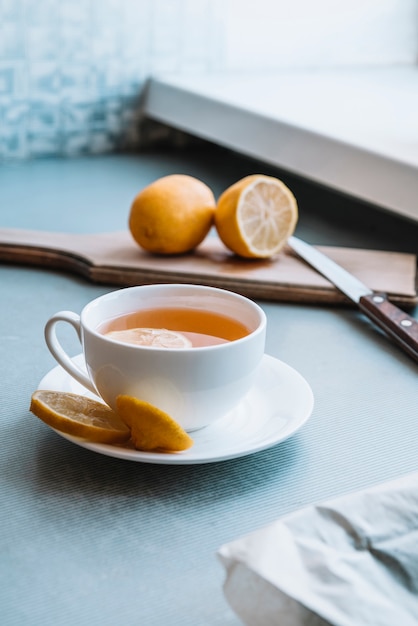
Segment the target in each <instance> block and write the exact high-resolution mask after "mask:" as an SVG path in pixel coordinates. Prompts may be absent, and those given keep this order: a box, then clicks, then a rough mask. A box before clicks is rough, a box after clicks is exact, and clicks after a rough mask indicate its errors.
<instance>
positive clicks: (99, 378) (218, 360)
mask: <svg viewBox="0 0 418 626" xmlns="http://www.w3.org/2000/svg"><path fill="white" fill-rule="evenodd" d="M60 322H66V323H69V324H71V325H72V326H73V327H74V329H75V330H76V332H77V335H78V337H79V339H80V342H81V345H82V349H83V354H84V359H85V364H86V370H87V374H86V373H85V372H84V371H83V370H82V369H81V368H80V367H78V365H77V364H76V363H75V362H74V361H73V360H72V359H71V358H70V356H69V355H68V354H67V353H66V352H65V350H64V348H63V347H62V345H61V344H60V342H59V340H58V337H57V334H56V327H57V324H58V323H60ZM265 334H266V316H265V314H264V312H263V310H262V309H261V307H259V306H258V305H257V304H256V303H255V302H253V301H252V300H250V299H248V298H246V297H244V296H241V295H239V294H236V293H233V292H230V291H226V290H224V289H217V288H214V287H206V286H202V285H183V284H162V285H143V286H138V287H129V288H126V289H120V290H117V291H113V292H111V293H108V294H105V295H103V296H100V297H99V298H96V299H95V300H93V301H92V302H90V303H89V304H87V305H86V306H85V307H84V309H83V310H82V312H81V314H80V315H78V314H77V313H74V312H72V311H61V312H59V313H56V314H55V315H53V316H52V317H51V318H50V319H49V320H48V322H47V324H46V326H45V339H46V343H47V346H48V348H49V350H50V352H51V353H52V355H53V356H54V357H55V359H56V360H57V362H58V363H59V364H60V365H61V366H62V367H63V368H64V369H65V370H66V371H67V372H68V373H69V374H70V375H71V376H72V377H73V378H74V379H75V380H77V381H78V382H79V383H81V384H82V385H83V386H84V387H86V388H87V389H88V390H90V391H91V392H93V393H95V394H98V395H99V396H101V398H102V399H103V400H104V402H106V404H108V405H109V406H110V407H112V408H113V409H115V407H116V398H117V396H118V395H130V396H133V397H136V398H140V399H142V400H145V401H147V402H150V403H151V404H153V405H154V406H156V407H158V408H159V409H161V410H162V411H165V412H166V413H168V414H169V415H170V416H171V417H172V418H173V419H175V420H176V421H177V422H178V423H179V424H180V425H181V426H182V427H183V428H184V429H185V430H187V431H189V432H190V431H193V430H196V429H199V428H202V427H204V426H207V425H209V424H211V423H212V422H213V421H215V420H217V419H219V418H220V417H222V416H224V415H225V414H226V413H228V412H229V411H230V410H232V409H233V408H234V407H236V406H237V405H238V404H239V402H240V401H241V400H242V399H243V398H244V396H245V395H246V393H247V392H248V391H249V389H250V387H251V385H252V383H253V381H254V378H255V374H256V372H257V368H258V366H259V364H260V362H261V359H262V357H263V355H264V347H265Z"/></svg>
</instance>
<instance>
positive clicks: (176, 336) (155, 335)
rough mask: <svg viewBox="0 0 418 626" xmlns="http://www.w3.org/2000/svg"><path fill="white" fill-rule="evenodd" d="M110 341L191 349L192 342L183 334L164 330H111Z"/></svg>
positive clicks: (154, 346)
mask: <svg viewBox="0 0 418 626" xmlns="http://www.w3.org/2000/svg"><path fill="white" fill-rule="evenodd" d="M106 337H109V339H115V341H122V342H123V343H132V344H135V345H138V346H151V347H153V348H190V347H191V346H192V342H191V341H190V340H189V339H188V338H187V337H186V336H185V335H183V334H182V333H178V332H175V331H174V330H166V329H164V328H128V329H126V330H111V331H109V332H108V333H106Z"/></svg>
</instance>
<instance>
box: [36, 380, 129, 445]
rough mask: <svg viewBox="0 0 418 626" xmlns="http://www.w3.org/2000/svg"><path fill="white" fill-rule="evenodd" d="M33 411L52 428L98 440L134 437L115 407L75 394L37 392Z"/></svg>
mask: <svg viewBox="0 0 418 626" xmlns="http://www.w3.org/2000/svg"><path fill="white" fill-rule="evenodd" d="M30 411H31V412H32V413H33V414H34V415H36V417H39V419H41V420H42V421H43V422H45V423H46V424H48V426H51V428H55V429H56V430H59V431H61V432H63V433H67V434H69V435H74V436H75V437H81V438H82V439H87V440H88V441H92V442H96V443H123V442H125V441H128V439H129V438H130V436H131V432H130V429H129V428H128V426H127V425H126V424H125V422H124V421H123V420H121V419H120V418H119V417H118V416H117V415H116V413H115V412H114V411H112V409H110V408H109V407H108V406H106V405H105V404H102V403H101V402H96V400H92V399H90V398H87V397H85V396H81V395H77V394H74V393H64V392H61V391H48V390H38V391H35V392H34V393H33V394H32V398H31V404H30Z"/></svg>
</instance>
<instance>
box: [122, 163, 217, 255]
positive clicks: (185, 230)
mask: <svg viewBox="0 0 418 626" xmlns="http://www.w3.org/2000/svg"><path fill="white" fill-rule="evenodd" d="M215 208H216V201H215V197H214V195H213V192H212V190H211V189H210V188H209V187H208V186H207V185H206V184H205V183H203V182H202V181H201V180H198V179H197V178H194V177H193V176H187V175H185V174H172V175H170V176H164V177H163V178H159V179H158V180H155V181H154V182H153V183H151V184H150V185H148V186H147V187H145V188H144V189H142V191H140V193H139V194H138V195H137V196H136V198H135V199H134V201H133V203H132V206H131V211H130V215H129V229H130V231H131V234H132V236H133V238H134V239H135V241H136V242H137V243H138V244H139V245H140V246H141V247H142V248H144V250H147V251H148V252H153V253H156V254H181V253H184V252H189V251H190V250H193V249H194V248H196V247H197V246H198V245H199V244H200V243H201V242H202V241H203V239H204V238H205V237H206V235H207V234H208V232H209V230H210V228H211V226H212V225H213V223H214V214H215Z"/></svg>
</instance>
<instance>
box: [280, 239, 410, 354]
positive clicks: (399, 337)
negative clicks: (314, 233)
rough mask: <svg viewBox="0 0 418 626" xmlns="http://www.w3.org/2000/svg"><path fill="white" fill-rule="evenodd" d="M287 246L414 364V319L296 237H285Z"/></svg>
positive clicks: (383, 294) (381, 294)
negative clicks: (354, 306) (412, 360)
mask: <svg viewBox="0 0 418 626" xmlns="http://www.w3.org/2000/svg"><path fill="white" fill-rule="evenodd" d="M287 243H288V245H289V247H290V248H292V250H293V251H294V252H296V254H297V255H298V256H299V257H301V258H302V259H303V260H304V261H306V262H307V263H309V265H311V266H312V267H314V268H315V269H316V270H317V271H318V272H319V273H320V274H322V275H323V276H325V277H326V278H328V280H329V281H331V282H332V283H333V284H334V285H335V286H336V287H337V288H338V289H339V290H340V291H342V292H343V293H344V294H345V295H346V296H347V297H348V298H350V300H352V301H353V302H355V303H356V304H357V306H358V307H359V309H360V310H361V311H362V313H364V315H366V316H367V317H368V318H369V319H370V320H371V321H372V322H373V323H374V324H375V325H376V326H378V327H379V328H380V329H381V330H383V331H384V332H385V333H386V334H387V335H388V337H389V338H390V339H392V340H393V341H394V342H395V343H396V344H397V345H398V346H400V347H401V348H402V349H403V350H404V351H405V352H406V353H407V354H408V355H409V356H411V357H412V358H413V359H415V360H416V361H418V320H416V319H414V318H413V317H411V316H410V315H408V314H407V313H405V312H404V311H402V310H401V309H399V308H398V307H397V306H395V305H394V304H392V303H391V302H390V301H389V299H388V296H387V294H385V293H379V292H376V291H373V290H372V289H370V288H369V287H367V286H366V285H364V284H363V283H362V282H361V281H360V280H358V279H357V278H356V277H355V276H353V275H352V274H350V273H349V272H347V270H345V269H344V268H343V267H341V266H340V265H338V264H337V263H335V261H332V260H331V259H330V258H329V257H327V256H326V255H325V254H322V252H320V251H319V250H317V248H315V247H314V246H311V245H310V244H308V243H306V242H305V241H302V240H301V239H299V238H298V237H293V236H292V237H289V239H288V242H287Z"/></svg>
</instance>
